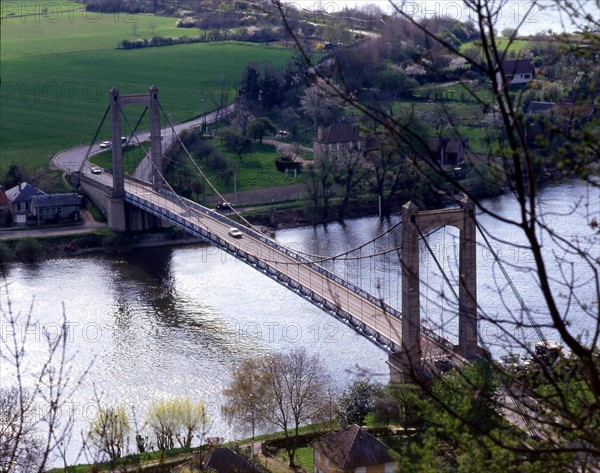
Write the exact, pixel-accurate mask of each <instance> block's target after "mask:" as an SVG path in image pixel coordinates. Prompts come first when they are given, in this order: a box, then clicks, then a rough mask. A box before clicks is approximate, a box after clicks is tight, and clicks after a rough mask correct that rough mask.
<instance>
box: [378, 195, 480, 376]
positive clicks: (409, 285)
mask: <svg viewBox="0 0 600 473" xmlns="http://www.w3.org/2000/svg"><path fill="white" fill-rule="evenodd" d="M475 218H476V217H475V204H474V203H473V201H471V200H470V199H468V198H467V197H465V198H463V199H462V200H461V201H460V208H457V209H443V210H432V211H419V209H418V208H417V206H416V205H415V204H413V203H412V202H407V203H406V204H405V205H404V206H403V207H402V349H401V350H400V351H399V352H397V353H393V354H391V355H390V360H389V363H390V374H391V379H392V381H398V382H411V381H414V377H415V376H420V375H422V374H423V373H425V372H427V371H430V367H425V366H424V362H423V360H424V358H428V359H430V358H431V357H430V355H431V354H423V352H422V344H421V338H422V333H421V307H420V278H419V237H420V235H421V234H422V233H423V232H426V231H427V230H428V229H431V228H435V227H442V226H446V225H449V226H453V227H456V228H458V229H459V231H460V241H459V294H458V299H459V300H458V345H455V346H454V352H455V353H456V354H458V355H460V356H461V357H462V358H465V359H467V360H472V359H475V358H477V357H479V356H480V355H481V349H480V348H479V347H478V345H477V333H478V332H477V238H476V228H477V227H476V220H475ZM424 355H425V356H424Z"/></svg>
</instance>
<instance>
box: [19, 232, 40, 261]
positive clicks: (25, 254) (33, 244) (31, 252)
mask: <svg viewBox="0 0 600 473" xmlns="http://www.w3.org/2000/svg"><path fill="white" fill-rule="evenodd" d="M15 253H16V257H17V259H18V260H20V261H23V262H25V263H34V262H36V261H39V259H40V258H41V257H42V248H41V246H40V244H39V243H38V241H37V240H35V239H34V238H23V239H22V240H19V242H18V243H17V246H16V248H15Z"/></svg>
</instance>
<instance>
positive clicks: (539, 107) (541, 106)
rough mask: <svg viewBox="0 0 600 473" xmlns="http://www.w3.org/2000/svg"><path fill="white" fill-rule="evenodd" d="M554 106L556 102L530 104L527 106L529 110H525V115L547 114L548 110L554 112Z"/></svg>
mask: <svg viewBox="0 0 600 473" xmlns="http://www.w3.org/2000/svg"><path fill="white" fill-rule="evenodd" d="M554 105H555V103H554V102H529V103H528V104H527V108H526V109H525V113H539V112H546V111H548V110H552V108H554Z"/></svg>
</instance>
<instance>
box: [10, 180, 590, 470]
mask: <svg viewBox="0 0 600 473" xmlns="http://www.w3.org/2000/svg"><path fill="white" fill-rule="evenodd" d="M540 197H541V200H542V201H543V202H544V204H543V205H544V208H545V209H546V210H549V209H552V210H553V212H555V213H554V214H553V215H555V216H556V215H560V218H553V220H552V224H553V225H556V226H557V230H558V231H560V232H561V233H562V234H567V235H574V234H575V233H576V234H577V235H578V236H579V237H580V238H583V237H585V236H586V235H587V236H591V234H592V232H590V231H589V226H588V225H587V223H588V222H589V221H590V220H591V219H592V218H593V217H594V216H595V217H596V218H597V219H599V217H600V194H599V192H598V189H591V188H590V187H589V186H585V185H583V184H582V183H572V184H562V185H560V186H553V187H548V188H546V189H545V190H544V191H543V192H542V193H541V195H540ZM489 205H490V208H492V209H493V210H494V211H496V212H498V213H500V214H502V215H504V216H511V215H513V214H514V212H515V207H514V204H513V202H512V200H511V198H510V197H509V196H503V197H500V198H498V199H495V200H493V201H490V202H489ZM550 206H551V207H550ZM398 220H399V219H398V217H394V218H392V219H391V220H390V221H389V222H380V221H379V219H377V218H376V217H365V218H360V219H356V220H352V221H348V222H347V223H346V224H345V225H340V224H337V223H336V224H329V225H327V226H318V227H314V228H313V227H306V228H295V229H288V230H282V231H278V232H277V234H276V239H277V240H278V241H280V242H282V243H284V244H286V245H289V246H291V247H294V248H295V249H298V250H301V251H304V252H307V253H310V254H313V255H316V254H319V255H332V254H339V253H341V252H344V251H347V250H348V249H352V248H356V247H358V246H360V245H361V244H363V243H365V242H368V241H370V240H372V239H374V238H375V237H376V236H378V235H380V234H381V233H384V232H386V230H388V229H389V228H390V226H392V225H395V224H396V223H397V222H398ZM478 221H479V222H480V223H481V224H482V226H483V227H485V228H487V229H488V230H492V231H493V233H494V234H495V235H500V236H501V237H502V238H505V239H508V240H510V243H511V244H512V243H518V240H517V239H516V238H515V237H514V236H513V235H514V232H513V231H512V230H510V229H508V227H507V226H506V225H501V224H499V223H497V222H494V221H492V220H491V218H490V217H488V216H485V215H480V216H479V217H478ZM455 238H456V233H455V232H453V231H450V230H449V229H448V230H440V231H437V232H436V233H434V234H432V235H431V236H430V237H429V245H430V246H431V247H432V248H433V249H434V250H435V253H436V255H437V258H438V261H439V262H440V264H441V265H442V266H443V267H444V269H445V270H446V271H448V273H449V275H450V280H451V281H454V280H455V278H456V273H457V267H456V254H455V249H456V240H455ZM479 240H480V241H479V243H480V244H482V241H481V237H479ZM399 242H400V228H399V227H396V229H395V230H394V231H392V232H390V233H388V234H386V235H385V236H384V237H382V238H379V239H377V240H376V241H375V242H374V243H372V244H370V245H368V246H366V247H365V248H363V249H361V250H359V251H355V252H353V253H351V254H350V255H349V257H350V258H351V259H349V260H346V261H345V260H344V259H337V260H335V261H333V262H327V263H324V264H326V265H327V266H328V267H330V268H333V269H335V270H336V271H337V272H338V273H339V274H341V275H342V276H344V277H347V278H348V279H350V280H352V281H353V282H356V283H359V284H360V285H361V286H362V287H363V288H364V289H365V290H368V291H370V292H371V293H373V294H374V295H377V296H379V297H381V298H382V299H384V300H385V301H386V302H389V303H390V304H392V305H394V306H398V300H399V294H400V281H399V276H400V271H399V261H398V256H397V252H396V251H389V252H386V250H389V249H394V248H396V247H398V245H399ZM545 243H546V244H547V243H548V242H545ZM494 246H495V247H496V249H497V250H498V251H499V252H500V253H501V255H502V256H503V257H504V258H505V259H507V260H508V263H510V264H509V265H508V266H507V269H508V271H509V272H510V274H511V277H512V278H513V279H514V281H515V284H516V286H517V287H518V288H519V291H520V292H521V295H522V296H523V298H524V299H525V301H527V303H528V305H530V306H531V311H532V314H533V317H535V318H536V319H537V320H538V321H539V322H545V321H546V320H547V316H546V314H545V313H544V311H543V305H541V304H540V303H539V295H538V292H537V286H536V284H535V272H534V271H531V270H529V269H527V267H531V258H530V254H529V253H527V251H526V250H523V249H520V250H517V249H515V248H514V247H513V246H510V245H507V244H503V243H501V242H494ZM547 247H548V248H550V247H551V245H549V244H548V245H547ZM599 247H600V244H598V240H597V239H596V240H595V243H592V244H591V246H590V251H591V252H593V253H594V254H595V255H596V256H598V257H600V248H599ZM372 253H384V254H383V255H382V256H380V257H377V258H370V257H366V256H367V255H369V254H372ZM421 261H422V265H421V276H422V280H423V281H424V282H427V283H428V285H429V289H427V288H422V295H421V299H422V304H423V309H422V317H423V319H424V320H425V321H426V322H427V323H428V324H429V325H431V326H433V327H437V328H439V329H440V331H441V332H442V333H443V334H444V335H445V336H447V337H449V338H453V337H455V335H456V330H455V316H454V313H455V312H454V306H455V303H454V302H453V299H452V296H451V290H450V289H449V286H448V285H447V283H446V282H445V281H444V280H442V279H441V278H440V277H439V272H438V271H437V269H436V267H435V264H434V260H433V258H431V257H429V256H428V254H427V251H426V249H425V248H424V245H423V244H422V248H421ZM576 269H577V268H576ZM552 270H553V271H555V273H553V275H555V276H558V273H557V268H553V269H552ZM578 270H580V271H581V273H582V274H583V272H584V271H586V269H585V268H578ZM588 270H589V268H588ZM478 277H479V282H478V291H479V301H480V303H481V306H482V310H483V311H485V313H486V314H487V315H488V316H489V317H490V318H492V319H493V318H494V317H504V316H505V315H506V314H507V313H508V312H509V310H510V311H514V313H517V314H518V315H519V317H520V316H521V312H520V310H519V306H518V304H517V302H516V300H515V299H514V296H512V294H511V293H510V291H509V290H508V289H507V288H506V282H505V281H503V280H501V277H500V273H499V268H498V266H497V264H495V263H494V262H493V258H492V256H491V253H490V252H489V250H488V249H486V248H485V247H484V246H483V245H482V246H480V248H479V253H478ZM498 287H500V288H499V289H498ZM442 292H443V294H444V297H442V296H441V293H442ZM7 296H8V297H9V298H10V301H11V303H12V310H13V312H22V313H26V312H27V311H28V310H29V308H30V307H32V313H33V317H34V319H35V320H38V321H39V324H38V326H37V327H36V330H34V331H32V332H31V333H29V334H28V344H27V355H28V357H30V359H31V360H32V364H35V363H36V360H38V361H39V360H40V359H41V357H42V354H43V352H44V347H45V343H44V338H43V332H42V331H43V329H47V330H48V331H49V332H50V333H53V331H55V329H56V326H57V323H59V322H60V320H61V317H62V313H63V307H64V313H65V314H66V316H67V318H68V321H69V342H70V343H69V350H70V353H71V355H73V356H74V358H73V361H72V363H71V366H72V368H73V370H74V373H81V372H83V370H84V369H85V368H86V367H88V366H91V368H90V371H89V373H88V374H87V375H86V376H85V378H84V380H83V383H82V386H81V388H80V389H79V390H78V391H77V392H76V394H75V395H74V396H73V397H72V398H71V399H70V402H69V404H68V406H67V407H66V408H65V409H68V410H69V411H71V412H72V413H74V414H75V419H76V424H75V427H76V430H77V431H79V430H81V429H85V428H86V426H87V425H88V422H89V421H90V420H92V419H93V418H94V416H95V413H96V401H95V395H97V396H98V397H99V398H100V399H101V402H102V403H111V402H120V403H123V404H124V405H125V406H127V407H128V408H129V409H130V413H131V411H132V410H133V409H134V410H135V412H136V416H137V418H138V421H139V420H141V419H142V418H143V415H144V412H145V410H146V409H147V407H148V406H149V405H150V403H152V402H153V401H155V400H158V399H163V398H167V397H170V396H173V395H181V396H192V397H193V398H196V399H203V400H204V401H205V402H206V404H207V406H208V410H209V414H210V416H211V419H212V424H211V428H210V431H209V435H210V436H223V437H226V438H229V439H232V438H235V437H236V436H237V437H239V436H241V435H242V433H241V432H234V431H233V430H232V429H231V428H230V427H229V426H228V425H227V423H226V422H225V420H224V419H222V418H221V415H220V405H221V403H222V396H221V391H222V389H223V387H224V386H225V385H226V384H227V382H228V381H229V379H230V374H231V372H232V370H233V369H234V368H235V367H236V365H237V363H238V362H239V361H240V360H241V359H243V358H245V357H248V356H260V355H262V354H265V353H270V352H274V351H279V350H288V349H290V348H294V347H300V346H301V347H305V348H306V349H307V350H308V351H309V352H310V353H317V354H319V355H320V356H321V357H322V358H323V359H324V360H325V364H326V366H327V368H328V370H329V371H330V372H331V374H333V375H334V376H335V379H336V381H337V383H338V386H339V388H343V387H344V386H346V385H347V384H348V383H350V382H351V381H352V380H354V379H357V378H358V377H360V376H364V375H365V373H367V375H368V376H369V377H370V378H371V379H373V380H375V381H379V382H382V383H385V382H386V381H387V379H388V369H387V365H386V359H387V356H386V355H385V353H384V352H383V351H382V350H381V349H379V348H378V347H376V346H375V345H374V344H372V343H371V342H370V341H368V340H366V339H364V338H362V337H361V336H359V335H357V334H355V333H354V332H353V331H352V330H350V329H349V328H347V327H346V326H344V325H342V324H341V323H339V322H337V321H336V320H334V319H333V318H332V317H330V316H329V315H327V314H325V313H324V312H322V311H321V310H320V309H318V308H316V307H314V306H312V305H311V304H309V303H308V302H306V301H304V300H302V299H301V298H299V297H298V296H296V295H295V294H293V293H292V292H289V291H288V290H287V289H285V288H284V287H282V286H280V285H278V284H277V283H275V282H273V281H271V280H270V279H268V278H267V277H266V276H263V275H261V274H260V273H258V272H256V271H255V270H253V269H252V268H250V267H249V266H246V265H245V264H243V263H240V262H238V261H237V260H235V259H234V258H233V257H231V256H229V255H227V254H225V253H223V252H221V251H219V250H217V249H215V248H213V247H211V246H206V245H197V246H189V247H179V248H161V249H147V250H137V251H134V252H132V253H131V254H128V255H124V256H104V255H93V256H82V257H76V258H65V259H52V260H47V261H44V262H41V263H38V264H33V265H22V264H14V265H12V266H10V267H9V268H8V270H7V273H6V288H5V290H4V291H3V293H2V298H1V302H2V304H3V308H4V310H6V308H7V305H6V301H7ZM583 297H584V298H586V300H587V301H588V302H589V303H590V304H591V305H592V307H593V305H594V304H596V307H597V304H598V300H597V297H595V295H594V293H593V292H592V288H591V286H590V288H589V291H587V292H586V288H585V287H584V288H583ZM505 306H508V309H507V308H505ZM569 317H570V320H571V323H572V324H573V327H574V329H575V330H576V331H577V332H578V333H581V334H582V335H583V336H585V331H586V330H587V329H589V328H590V327H592V326H593V324H594V323H595V321H594V320H590V319H589V318H586V317H585V315H583V313H582V312H581V311H577V310H576V309H572V310H571V313H570V315H569ZM3 322H4V321H3ZM2 329H3V333H2V336H3V337H4V338H6V337H7V336H8V335H9V333H8V331H7V328H6V324H5V323H3V325H2ZM481 333H482V336H483V337H484V340H485V341H486V343H487V344H488V348H490V350H492V351H493V352H494V353H495V354H501V352H502V351H503V350H504V349H505V348H506V345H507V343H508V342H507V340H506V337H505V335H504V334H502V333H499V332H498V329H497V328H496V327H495V326H493V325H492V324H489V323H486V322H482V324H481ZM546 334H547V336H548V337H549V338H553V333H552V331H551V330H550V329H548V330H547V331H546ZM21 335H23V334H21ZM521 335H522V337H523V338H524V339H528V340H530V341H535V339H534V338H532V336H533V334H532V333H530V331H529V332H528V331H526V330H524V331H523V333H522V334H521ZM2 368H3V369H2ZM0 380H1V381H2V385H3V386H4V385H5V383H6V384H9V383H11V382H12V381H13V380H12V379H11V377H10V373H9V370H7V367H6V366H4V367H3V366H2V365H0ZM74 444H77V441H75V442H74ZM71 450H72V451H71V452H70V453H71V455H70V461H73V459H74V451H75V450H76V448H75V447H72V449H71Z"/></svg>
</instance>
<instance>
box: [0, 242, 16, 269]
mask: <svg viewBox="0 0 600 473" xmlns="http://www.w3.org/2000/svg"><path fill="white" fill-rule="evenodd" d="M14 257H15V255H14V254H13V252H12V250H11V249H10V247H9V246H8V245H7V244H6V242H4V241H0V264H5V263H10V262H11V261H12V260H13V258H14Z"/></svg>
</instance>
